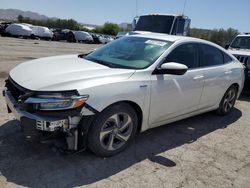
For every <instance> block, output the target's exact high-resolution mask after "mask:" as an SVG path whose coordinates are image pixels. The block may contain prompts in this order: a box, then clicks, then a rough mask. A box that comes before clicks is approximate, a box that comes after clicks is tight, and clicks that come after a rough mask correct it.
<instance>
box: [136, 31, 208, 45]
mask: <svg viewBox="0 0 250 188" xmlns="http://www.w3.org/2000/svg"><path fill="white" fill-rule="evenodd" d="M131 36H136V37H145V38H151V39H158V40H166V41H170V42H176V41H180V40H182V41H193V42H202V43H211V42H209V41H206V40H202V39H198V38H193V37H186V36H178V35H168V34H162V33H143V34H139V35H131Z"/></svg>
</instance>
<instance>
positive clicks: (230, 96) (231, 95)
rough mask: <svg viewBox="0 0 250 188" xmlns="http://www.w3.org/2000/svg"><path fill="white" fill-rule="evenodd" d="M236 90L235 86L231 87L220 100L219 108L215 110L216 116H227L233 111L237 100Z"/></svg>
mask: <svg viewBox="0 0 250 188" xmlns="http://www.w3.org/2000/svg"><path fill="white" fill-rule="evenodd" d="M237 94H238V89H237V87H236V86H234V85H233V86H231V87H230V88H229V89H228V90H227V91H226V93H225V94H224V96H223V98H222V99H221V102H220V106H219V108H218V109H217V110H216V113H217V114H218V115H222V116H223V115H227V114H228V113H230V111H231V110H232V109H233V107H234V104H235V101H236V99H237Z"/></svg>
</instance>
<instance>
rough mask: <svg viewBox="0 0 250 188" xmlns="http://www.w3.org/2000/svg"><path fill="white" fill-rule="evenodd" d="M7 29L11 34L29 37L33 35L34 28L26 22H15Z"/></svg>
mask: <svg viewBox="0 0 250 188" xmlns="http://www.w3.org/2000/svg"><path fill="white" fill-rule="evenodd" d="M5 31H6V33H7V34H8V35H10V36H14V37H24V38H28V37H30V35H31V32H32V29H31V28H30V27H29V26H27V25H24V24H17V23H13V24H10V25H9V26H8V27H7V28H6V29H5Z"/></svg>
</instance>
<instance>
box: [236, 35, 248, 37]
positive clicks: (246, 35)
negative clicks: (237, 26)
mask: <svg viewBox="0 0 250 188" xmlns="http://www.w3.org/2000/svg"><path fill="white" fill-rule="evenodd" d="M237 37H250V34H240V35H237Z"/></svg>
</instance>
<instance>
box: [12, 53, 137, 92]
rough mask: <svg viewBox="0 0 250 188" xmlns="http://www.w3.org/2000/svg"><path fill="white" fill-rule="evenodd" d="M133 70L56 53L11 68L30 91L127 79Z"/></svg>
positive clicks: (19, 82)
mask: <svg viewBox="0 0 250 188" xmlns="http://www.w3.org/2000/svg"><path fill="white" fill-rule="evenodd" d="M134 72H135V70H131V69H117V68H109V67H107V66H104V65H101V64H97V63H95V62H92V61H88V60H85V59H83V58H79V57H78V55H66V56H55V57H47V58H41V59H36V60H32V61H28V62H25V63H22V64H20V65H18V66H17V67H15V68H14V69H12V70H11V71H10V77H11V79H12V80H14V82H16V83H17V84H18V85H20V86H22V87H24V88H26V89H29V90H33V91H63V90H75V89H76V90H78V89H84V88H86V87H91V86H93V85H98V84H106V83H108V82H118V81H121V80H124V79H128V78H129V77H130V76H131V75H132V74H133V73H134Z"/></svg>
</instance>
